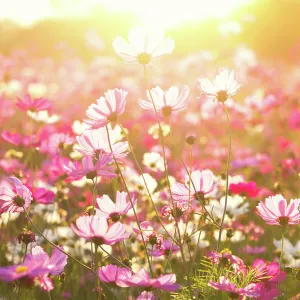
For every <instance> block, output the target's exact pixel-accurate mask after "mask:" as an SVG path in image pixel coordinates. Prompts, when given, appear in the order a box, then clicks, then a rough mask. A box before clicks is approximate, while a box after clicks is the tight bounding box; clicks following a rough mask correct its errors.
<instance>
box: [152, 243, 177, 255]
mask: <svg viewBox="0 0 300 300" xmlns="http://www.w3.org/2000/svg"><path fill="white" fill-rule="evenodd" d="M179 250H180V248H179V247H178V246H177V245H175V244H173V243H172V242H171V241H169V240H164V241H163V242H162V243H161V245H154V247H153V250H152V249H149V252H150V254H151V255H152V256H154V257H159V256H162V255H164V256H165V257H169V255H172V254H176V253H177V252H178V251H179Z"/></svg>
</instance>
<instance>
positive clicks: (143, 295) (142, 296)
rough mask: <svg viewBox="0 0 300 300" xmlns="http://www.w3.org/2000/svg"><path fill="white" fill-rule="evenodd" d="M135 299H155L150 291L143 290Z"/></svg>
mask: <svg viewBox="0 0 300 300" xmlns="http://www.w3.org/2000/svg"><path fill="white" fill-rule="evenodd" d="M136 300H155V296H154V294H153V293H152V292H147V291H143V292H142V293H141V294H140V295H139V296H138V297H137V298H136Z"/></svg>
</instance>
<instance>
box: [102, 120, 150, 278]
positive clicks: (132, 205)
mask: <svg viewBox="0 0 300 300" xmlns="http://www.w3.org/2000/svg"><path fill="white" fill-rule="evenodd" d="M105 128H106V132H107V139H108V144H109V148H110V151H111V152H112V153H113V149H112V145H111V141H110V137H109V130H108V127H107V126H105ZM113 159H114V162H115V164H116V167H117V169H118V172H119V174H120V176H121V179H122V181H123V184H124V187H125V189H126V192H127V195H128V198H129V201H130V204H131V207H132V210H133V213H134V217H135V220H136V222H137V225H138V228H139V231H140V233H141V237H142V241H143V245H144V248H145V253H146V256H147V261H148V265H149V270H150V273H151V276H153V272H152V267H151V262H150V258H149V254H148V251H147V247H146V242H145V239H144V235H143V233H142V228H141V225H140V221H139V219H138V216H137V213H136V210H135V208H134V204H133V201H132V199H131V196H130V192H129V190H128V187H127V184H126V181H125V179H124V176H123V174H122V171H121V169H120V166H119V164H118V162H117V160H116V158H115V156H114V155H113Z"/></svg>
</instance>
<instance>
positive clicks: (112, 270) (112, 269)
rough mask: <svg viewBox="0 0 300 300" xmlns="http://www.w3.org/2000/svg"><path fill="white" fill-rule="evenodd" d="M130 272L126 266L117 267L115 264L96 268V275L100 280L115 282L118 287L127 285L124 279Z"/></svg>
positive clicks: (129, 275) (128, 276)
mask: <svg viewBox="0 0 300 300" xmlns="http://www.w3.org/2000/svg"><path fill="white" fill-rule="evenodd" d="M131 275H132V272H131V271H130V270H129V269H127V268H119V267H117V266H115V265H107V266H104V267H101V268H99V269H98V276H99V278H100V280H101V281H103V282H109V283H115V284H116V285H117V286H120V287H128V284H126V283H125V281H126V280H127V279H128V278H130V277H131Z"/></svg>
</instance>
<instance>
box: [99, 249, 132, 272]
mask: <svg viewBox="0 0 300 300" xmlns="http://www.w3.org/2000/svg"><path fill="white" fill-rule="evenodd" d="M99 247H100V249H101V250H102V251H103V252H105V253H106V254H107V255H108V256H109V257H111V258H112V259H114V260H115V261H117V262H118V263H119V264H121V265H122V266H123V267H124V268H126V269H128V270H130V271H132V269H131V268H129V267H128V266H126V265H125V264H123V262H121V261H120V260H119V259H117V258H116V257H114V256H113V255H111V254H110V253H109V252H107V251H106V250H105V249H104V248H103V247H101V246H99Z"/></svg>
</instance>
